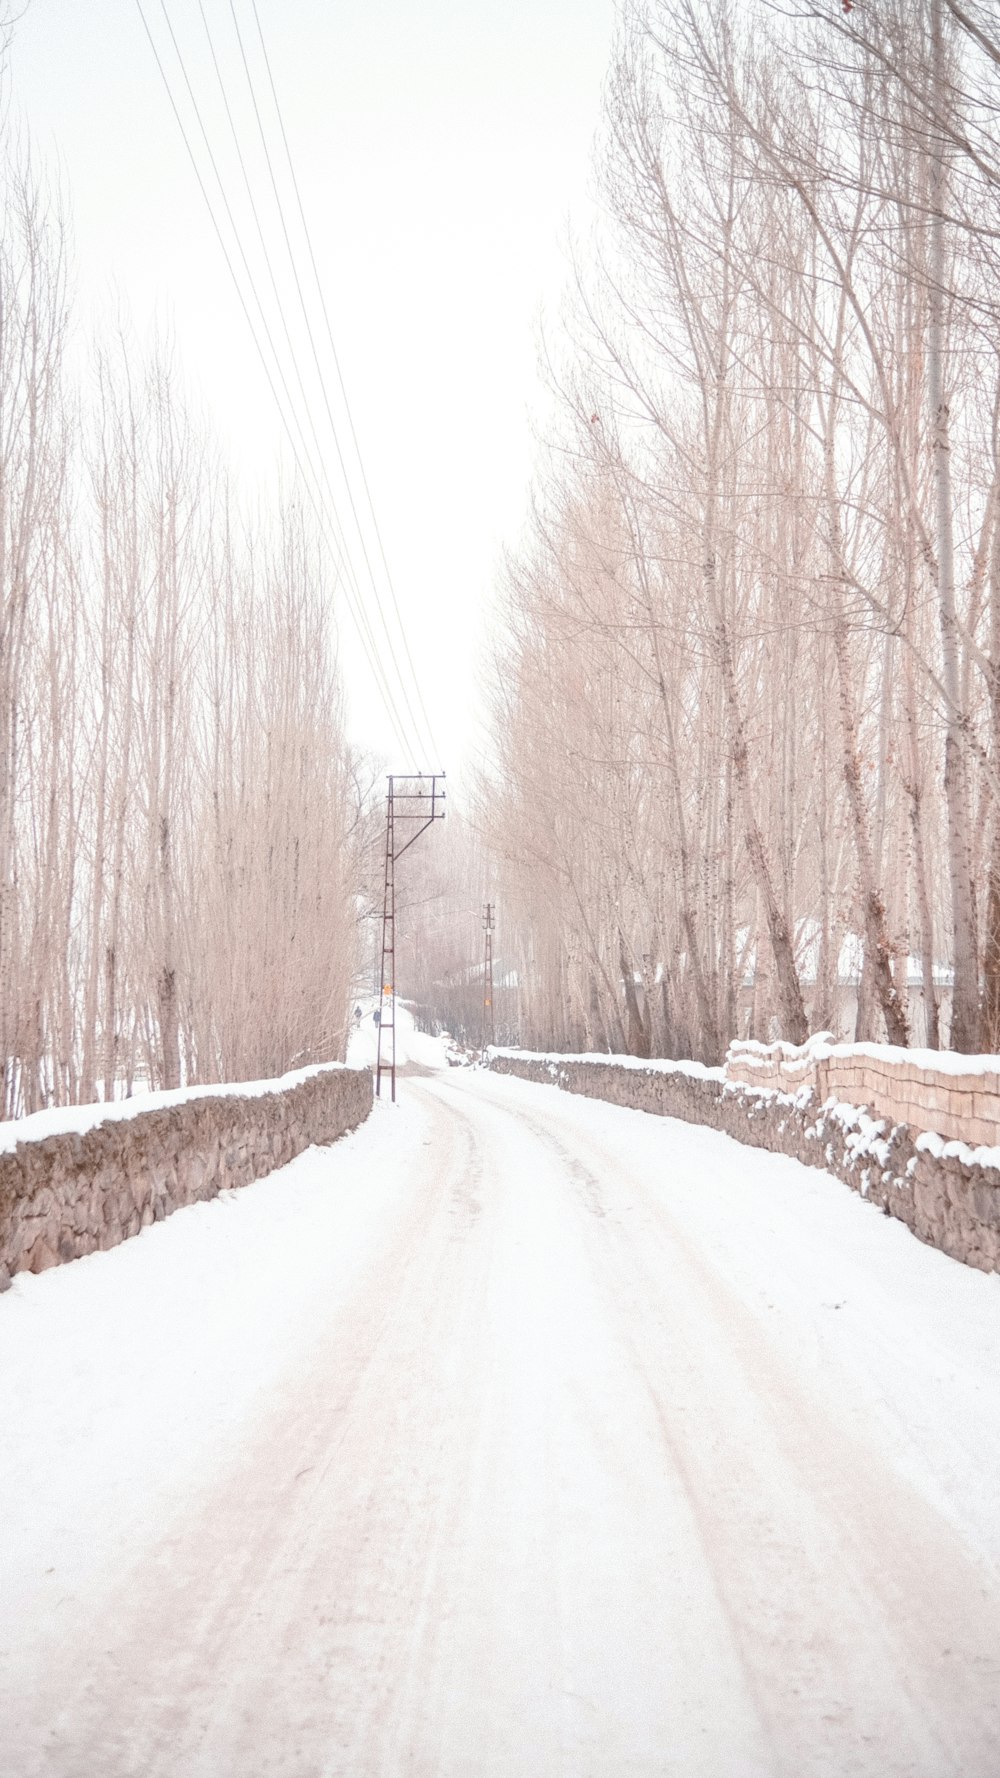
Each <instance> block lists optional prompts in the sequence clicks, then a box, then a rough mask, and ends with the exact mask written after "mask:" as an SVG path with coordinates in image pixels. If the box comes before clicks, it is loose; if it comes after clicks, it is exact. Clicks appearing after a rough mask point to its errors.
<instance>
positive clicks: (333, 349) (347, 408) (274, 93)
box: [229, 0, 437, 751]
mask: <svg viewBox="0 0 1000 1778" xmlns="http://www.w3.org/2000/svg"><path fill="white" fill-rule="evenodd" d="M250 3H251V6H252V8H253V15H254V22H255V23H256V26H257V36H258V39H259V41H260V47H261V54H262V56H263V58H264V66H265V68H266V70H267V78H268V84H269V86H270V89H271V99H272V102H273V104H274V110H275V115H276V116H277V119H278V128H279V129H280V131H281V140H282V143H283V146H284V150H285V159H286V161H287V163H288V172H289V176H290V178H291V182H292V189H293V191H294V193H295V201H296V205H297V207H298V212H299V220H300V222H301V224H302V232H303V234H304V236H305V241H306V248H307V250H308V253H309V261H310V265H311V267H312V273H313V279H314V281H315V285H316V290H317V294H318V296H319V303H320V309H321V312H322V315H323V322H324V325H325V328H326V336H327V340H328V342H329V346H330V354H331V357H332V359H333V364H334V369H335V370H336V373H337V384H338V387H339V389H340V394H341V399H342V401H343V403H344V412H345V414H346V416H347V424H348V427H349V429H350V434H351V442H352V444H353V446H354V454H355V457H356V458H357V463H358V469H359V472H360V475H361V483H362V486H363V488H364V491H365V498H366V500H367V503H368V510H369V513H370V515H371V520H372V526H373V528H374V531H375V536H376V538H377V540H378V546H379V554H380V556H381V559H382V566H383V568H384V569H385V575H386V581H387V583H388V587H389V592H390V595H391V597H392V603H393V608H394V610H395V613H396V618H397V621H398V623H399V629H400V634H401V636H402V639H403V647H404V649H405V651H406V658H407V661H408V663H409V667H410V672H411V674H412V676H413V683H414V686H415V688H416V693H417V697H418V699H419V702H420V708H421V712H422V714H423V718H424V726H425V728H426V730H427V736H428V739H429V740H430V741H431V743H432V745H433V746H434V749H435V751H437V747H436V742H435V737H434V731H433V728H432V725H431V722H430V718H429V716H428V714H427V707H426V704H425V703H424V699H423V694H422V692H421V689H420V681H419V679H418V677H417V673H416V668H415V667H414V664H413V656H412V654H411V652H410V645H409V640H408V638H407V635H406V629H405V626H404V624H403V618H402V613H401V611H400V609H399V600H398V598H397V596H396V588H395V585H394V582H393V578H392V574H391V571H390V568H389V563H388V559H387V557H386V551H385V545H384V543H383V541H382V532H381V529H380V527H379V523H378V517H377V514H376V512H375V505H374V501H373V500H372V495H371V489H370V487H369V484H368V477H367V475H366V473H365V466H364V459H363V457H362V455H361V447H360V445H359V443H358V437H357V432H356V430H355V426H354V418H353V415H352V413H351V405H350V402H349V401H348V398H347V389H346V387H345V385H344V378H343V373H342V371H341V367H340V357H339V354H338V352H337V346H336V342H335V340H334V337H333V327H332V325H331V322H330V313H329V309H328V308H327V302H326V294H325V291H324V289H323V281H322V279H321V277H320V275H319V267H318V265H317V263H316V254H315V251H314V249H313V241H312V232H311V230H310V228H309V223H308V220H307V218H306V213H305V206H304V204H303V202H302V193H301V191H300V188H299V181H298V176H297V174H296V171H295V162H294V160H293V159H292V150H291V145H290V143H289V140H288V132H287V130H286V128H285V120H284V114H283V112H282V108H281V102H280V100H279V98H278V89H277V85H276V83H275V79H274V72H273V70H272V67H271V58H270V56H269V54H268V50H267V43H266V40H265V38H264V32H263V28H262V26H261V22H260V13H259V12H258V10H257V0H250ZM229 5H230V10H231V11H233V0H229ZM233 17H234V22H235V17H236V15H235V11H234V12H233ZM237 36H238V37H239V26H238V25H237ZM240 50H241V52H242V51H243V42H242V38H241V37H240ZM245 65H246V57H245V54H244V66H245ZM248 80H249V73H248ZM251 90H252V87H251ZM255 108H256V100H255ZM258 122H259V114H258ZM265 152H266V149H265ZM267 158H268V170H269V171H270V172H271V180H272V186H275V181H274V173H273V170H272V169H271V162H270V156H269V155H268V157H267ZM275 192H276V196H277V190H276V186H275ZM278 202H279V210H280V199H279V200H278ZM282 217H283V212H282ZM283 226H284V223H283ZM285 238H286V240H287V238H288V237H287V231H286V237H285ZM289 252H291V249H290V248H289ZM296 283H298V278H297V276H296ZM300 300H303V299H302V298H301V291H300ZM304 307H305V304H304V300H303V308H304ZM310 343H311V344H312V333H311V330H310ZM313 352H314V356H315V346H313ZM324 393H325V389H324ZM359 528H360V527H359Z"/></svg>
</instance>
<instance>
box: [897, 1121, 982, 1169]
mask: <svg viewBox="0 0 1000 1778" xmlns="http://www.w3.org/2000/svg"><path fill="white" fill-rule="evenodd" d="M914 1147H915V1148H919V1149H922V1150H923V1152H924V1153H925V1154H932V1155H934V1156H935V1157H936V1158H937V1159H938V1160H952V1159H953V1160H957V1161H961V1162H962V1165H963V1166H965V1167H993V1168H995V1169H996V1168H1000V1146H997V1145H996V1144H988V1145H987V1144H984V1145H983V1146H982V1147H981V1148H973V1147H971V1146H970V1144H969V1143H968V1142H958V1141H955V1140H954V1139H952V1140H946V1139H945V1138H944V1137H943V1136H939V1135H938V1133H937V1131H936V1130H923V1131H922V1132H921V1134H920V1135H919V1136H918V1137H917V1140H916V1142H915V1143H914Z"/></svg>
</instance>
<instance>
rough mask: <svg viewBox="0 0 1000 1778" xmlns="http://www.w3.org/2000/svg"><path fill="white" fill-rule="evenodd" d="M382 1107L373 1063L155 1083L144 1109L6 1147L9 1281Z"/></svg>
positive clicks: (98, 1245) (263, 1167) (2, 1158)
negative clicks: (185, 1088) (207, 1086)
mask: <svg viewBox="0 0 1000 1778" xmlns="http://www.w3.org/2000/svg"><path fill="white" fill-rule="evenodd" d="M157 1099H160V1100H163V1101H166V1103H161V1104H157V1103H156V1101H157ZM371 1107H372V1077H371V1074H370V1073H369V1071H368V1069H366V1068H339V1067H333V1068H317V1069H310V1070H308V1071H303V1073H301V1074H294V1075H286V1076H285V1077H284V1079H283V1080H276V1081H273V1082H266V1083H264V1085H263V1089H262V1088H261V1087H260V1086H254V1087H253V1088H252V1089H251V1088H245V1089H244V1090H243V1091H242V1092H241V1090H240V1088H239V1087H238V1086H234V1087H232V1088H231V1089H228V1090H227V1089H223V1090H221V1091H219V1090H217V1089H211V1090H199V1089H195V1090H194V1091H193V1092H192V1093H191V1094H190V1095H185V1094H183V1093H173V1094H166V1093H165V1094H159V1095H157V1094H151V1095H150V1108H149V1109H148V1110H147V1109H142V1110H136V1111H135V1113H134V1115H129V1116H121V1115H110V1116H108V1117H107V1118H106V1120H105V1121H99V1122H95V1123H93V1126H92V1127H91V1128H86V1129H83V1130H82V1131H79V1130H78V1131H72V1130H64V1131H57V1132H56V1133H54V1134H47V1135H42V1136H38V1137H31V1136H29V1137H28V1139H26V1140H21V1141H17V1142H16V1143H15V1145H13V1146H12V1147H10V1148H9V1149H8V1151H7V1152H0V1290H2V1289H4V1288H5V1287H6V1285H7V1284H9V1283H10V1279H11V1276H12V1275H13V1274H14V1273H15V1272H24V1271H27V1272H41V1271H44V1270H45V1269H46V1267H48V1266H54V1265H58V1264H59V1263H60V1261H62V1260H68V1259H76V1258H78V1257H79V1256H80V1255H81V1254H84V1253H93V1252H94V1251H95V1250H98V1249H101V1250H103V1249H105V1248H108V1247H114V1246H116V1245H117V1244H118V1242H119V1241H124V1240H125V1239H126V1238H127V1237H128V1236H129V1235H135V1234H138V1232H139V1230H140V1229H142V1228H145V1227H146V1226H147V1225H148V1224H149V1223H151V1222H159V1221H162V1219H163V1218H164V1217H165V1216H169V1214H170V1212H171V1211H172V1210H177V1209H178V1208H179V1207H180V1206H181V1205H182V1204H193V1203H196V1202H197V1201H198V1200H199V1199H203V1198H214V1197H215V1196H216V1195H217V1194H218V1193H219V1192H221V1191H226V1190H229V1189H230V1188H232V1187H234V1186H240V1185H249V1184H250V1183H251V1181H252V1180H254V1179H260V1178H261V1177H262V1176H263V1175H264V1174H265V1173H270V1172H271V1170H272V1169H273V1168H275V1167H282V1166H284V1164H285V1163H286V1161H290V1160H292V1159H293V1158H294V1156H295V1155H297V1154H300V1153H301V1152H302V1150H303V1149H304V1148H308V1147H309V1146H310V1144H311V1143H314V1142H315V1143H327V1142H333V1141H334V1140H335V1138H336V1137H338V1136H342V1135H344V1134H345V1133H346V1132H347V1131H348V1130H353V1129H354V1128H355V1127H356V1125H358V1124H360V1123H362V1122H363V1121H364V1119H365V1118H366V1117H367V1116H368V1113H369V1112H370V1110H371ZM108 1109H109V1112H110V1113H113V1114H115V1113H120V1112H121V1110H122V1108H121V1107H109V1108H108ZM129 1109H130V1110H131V1107H129ZM42 1115H43V1116H44V1117H46V1118H48V1119H50V1120H51V1117H52V1114H51V1113H44V1114H42ZM72 1119H73V1112H72V1110H70V1111H67V1113H66V1121H67V1122H71V1121H72ZM35 1122H36V1120H26V1123H27V1124H31V1123H35Z"/></svg>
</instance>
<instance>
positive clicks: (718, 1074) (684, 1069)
mask: <svg viewBox="0 0 1000 1778" xmlns="http://www.w3.org/2000/svg"><path fill="white" fill-rule="evenodd" d="M487 1055H488V1056H510V1057H512V1058H515V1059H518V1060H520V1061H522V1062H546V1063H551V1064H552V1069H551V1070H550V1072H554V1071H556V1070H557V1069H558V1068H559V1067H560V1066H561V1064H562V1063H564V1062H598V1063H600V1064H601V1066H602V1067H606V1068H636V1069H639V1070H641V1071H642V1072H643V1073H646V1074H687V1075H690V1076H691V1078H692V1079H694V1080H725V1078H726V1071H725V1069H724V1068H709V1067H707V1066H706V1065H705V1064H704V1063H703V1062H688V1061H684V1062H676V1061H672V1060H670V1059H669V1058H667V1057H662V1056H652V1057H650V1056H616V1055H609V1054H608V1053H607V1052H606V1051H604V1050H588V1051H586V1052H585V1053H584V1054H582V1055H580V1054H578V1053H576V1052H568V1053H567V1054H565V1055H559V1054H554V1053H553V1052H552V1051H551V1050H518V1049H503V1048H501V1047H500V1046H498V1045H494V1046H493V1047H491V1048H490V1049H488V1050H487Z"/></svg>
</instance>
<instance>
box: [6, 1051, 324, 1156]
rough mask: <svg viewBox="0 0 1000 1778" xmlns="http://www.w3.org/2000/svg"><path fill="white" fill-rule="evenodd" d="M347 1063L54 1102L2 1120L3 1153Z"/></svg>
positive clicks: (242, 1094)
mask: <svg viewBox="0 0 1000 1778" xmlns="http://www.w3.org/2000/svg"><path fill="white" fill-rule="evenodd" d="M344 1066H345V1064H344V1063H343V1062H321V1063H317V1064H316V1065H315V1066H314V1067H311V1068H299V1069H296V1070H295V1071H294V1072H293V1073H291V1074H283V1075H281V1076H280V1077H279V1078H278V1079H276V1080H241V1081H235V1082H232V1081H231V1082H228V1083H224V1084H223V1085H221V1086H199V1087H177V1088H174V1089H172V1090H170V1091H168V1092H162V1093H135V1094H134V1095H133V1096H132V1098H131V1099H108V1100H103V1101H101V1102H100V1103H98V1104H96V1105H53V1106H51V1107H50V1108H49V1109H47V1110H45V1111H34V1112H32V1113H31V1114H30V1116H28V1117H19V1118H10V1119H7V1120H6V1121H5V1122H3V1121H0V1154H11V1153H12V1152H13V1150H14V1149H15V1148H16V1147H17V1144H18V1143H19V1142H44V1141H45V1139H46V1137H48V1136H63V1135H67V1134H74V1135H83V1134H84V1132H85V1131H87V1130H93V1129H95V1128H96V1127H97V1125H98V1124H109V1123H120V1122H121V1121H122V1120H123V1119H124V1118H130V1117H140V1116H141V1115H142V1114H143V1112H148V1111H162V1110H164V1109H165V1108H166V1107H168V1106H171V1105H184V1104H186V1103H187V1102H188V1101H189V1100H191V1099H213V1098H226V1099H230V1098H234V1099H260V1098H263V1097H264V1096H265V1094H267V1093H287V1092H290V1091H291V1089H292V1088H293V1087H297V1086H299V1085H301V1083H302V1081H304V1080H312V1079H313V1078H314V1076H315V1075H317V1074H323V1073H325V1072H327V1071H330V1070H334V1069H337V1068H343V1067H344Z"/></svg>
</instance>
